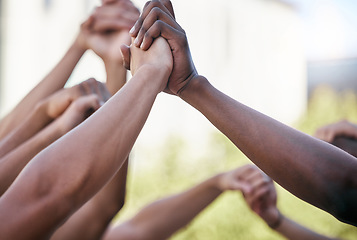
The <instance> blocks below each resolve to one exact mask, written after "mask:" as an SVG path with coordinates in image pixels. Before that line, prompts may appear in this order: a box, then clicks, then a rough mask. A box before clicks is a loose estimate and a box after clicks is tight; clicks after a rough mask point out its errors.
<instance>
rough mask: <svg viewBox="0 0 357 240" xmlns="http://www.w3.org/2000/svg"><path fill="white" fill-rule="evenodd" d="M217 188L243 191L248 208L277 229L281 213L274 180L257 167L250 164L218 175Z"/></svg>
mask: <svg viewBox="0 0 357 240" xmlns="http://www.w3.org/2000/svg"><path fill="white" fill-rule="evenodd" d="M218 179H219V180H218V182H217V185H218V186H217V187H218V189H220V190H221V191H225V190H233V191H234V190H235V191H237V190H238V191H241V192H242V194H243V197H244V199H245V201H246V202H247V204H248V206H249V207H250V208H251V209H252V210H253V211H254V212H255V213H256V214H258V215H259V216H260V217H261V218H262V219H263V220H264V221H265V222H266V223H267V224H268V225H269V226H270V227H273V228H274V227H276V226H277V225H278V224H279V221H280V217H281V215H280V213H279V210H278V208H277V206H276V202H277V195H276V190H275V187H274V183H273V181H272V179H271V178H270V177H269V176H268V175H266V174H265V173H264V172H263V171H261V170H260V169H259V168H258V167H256V166H255V165H252V164H249V165H245V166H243V167H240V168H237V169H234V170H232V171H230V172H226V173H222V174H220V175H218Z"/></svg>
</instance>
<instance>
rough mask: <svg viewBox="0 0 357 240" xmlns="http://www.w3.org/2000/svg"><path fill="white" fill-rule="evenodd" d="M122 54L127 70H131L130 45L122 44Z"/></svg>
mask: <svg viewBox="0 0 357 240" xmlns="http://www.w3.org/2000/svg"><path fill="white" fill-rule="evenodd" d="M120 52H121V56H122V58H123V65H124V67H125V68H126V69H127V70H130V47H129V46H127V45H125V44H123V45H121V46H120Z"/></svg>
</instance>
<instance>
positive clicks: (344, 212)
mask: <svg viewBox="0 0 357 240" xmlns="http://www.w3.org/2000/svg"><path fill="white" fill-rule="evenodd" d="M332 189H333V190H332ZM329 199H331V201H330V202H331V203H330V204H329V205H330V206H329V212H330V213H331V214H332V215H333V216H335V217H336V218H337V219H338V220H340V221H341V222H344V223H347V224H351V225H354V226H357V175H355V174H353V175H349V176H346V178H345V181H344V182H343V183H342V184H341V185H339V186H338V187H335V188H330V191H329Z"/></svg>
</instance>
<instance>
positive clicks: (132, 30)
mask: <svg viewBox="0 0 357 240" xmlns="http://www.w3.org/2000/svg"><path fill="white" fill-rule="evenodd" d="M134 31H135V25H134V26H133V27H132V28H131V29H130V31H129V33H130V34H132V33H133V32H134Z"/></svg>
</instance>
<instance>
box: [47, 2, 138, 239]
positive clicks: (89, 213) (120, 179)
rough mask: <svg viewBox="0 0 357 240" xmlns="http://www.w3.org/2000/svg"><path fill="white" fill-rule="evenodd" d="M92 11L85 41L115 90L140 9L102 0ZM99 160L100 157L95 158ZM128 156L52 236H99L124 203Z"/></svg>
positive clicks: (123, 79)
mask: <svg viewBox="0 0 357 240" xmlns="http://www.w3.org/2000/svg"><path fill="white" fill-rule="evenodd" d="M102 3H103V5H102V6H100V7H97V8H96V10H95V12H94V13H93V15H92V16H93V18H94V21H93V24H92V26H88V29H87V31H88V32H90V34H88V38H87V39H86V42H87V43H86V44H87V45H88V48H90V49H92V50H93V51H94V52H95V53H96V54H97V55H98V56H99V57H101V58H102V60H103V62H104V65H105V69H106V73H107V82H106V84H107V87H108V89H109V91H110V92H111V93H112V94H115V93H116V92H117V91H118V90H119V89H120V88H121V87H122V86H123V85H124V84H125V82H126V72H127V71H126V69H125V68H124V67H123V60H122V55H121V53H120V46H121V45H122V44H129V43H130V36H129V29H130V28H131V27H132V26H133V25H134V23H135V21H136V20H137V18H138V16H139V11H138V10H137V8H135V6H134V5H133V4H132V2H130V1H129V0H110V1H102ZM98 161H100V160H98ZM128 161H129V159H127V160H126V161H125V163H124V164H123V166H122V167H121V168H120V170H119V171H118V172H117V173H116V174H115V176H114V177H113V179H112V180H110V182H109V183H108V184H107V185H106V186H105V187H103V189H101V190H100V191H99V192H98V193H97V194H96V195H95V196H94V197H93V198H92V199H90V200H89V201H88V202H87V203H86V204H85V205H84V206H83V207H81V208H80V209H79V210H78V211H77V212H76V213H74V214H73V215H72V216H71V217H70V218H69V219H68V220H67V221H66V223H65V224H64V225H63V226H61V227H60V228H59V229H58V230H57V231H56V232H55V234H54V235H53V236H52V238H51V239H53V240H55V239H79V238H80V239H88V240H89V239H99V238H100V237H101V236H102V235H103V233H104V232H105V230H106V229H107V227H108V225H109V223H110V221H111V220H112V218H113V217H114V216H115V215H116V214H117V213H118V211H119V210H120V209H121V208H122V206H123V205H124V200H125V190H126V174H127V167H128Z"/></svg>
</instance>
